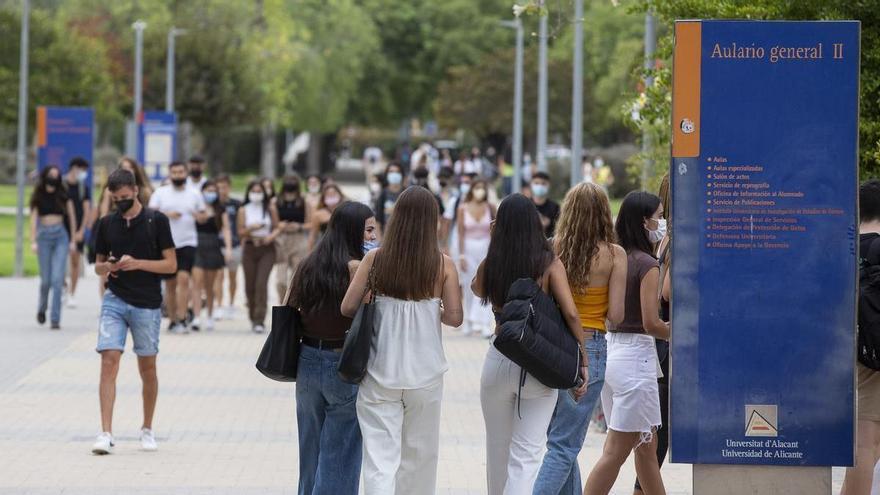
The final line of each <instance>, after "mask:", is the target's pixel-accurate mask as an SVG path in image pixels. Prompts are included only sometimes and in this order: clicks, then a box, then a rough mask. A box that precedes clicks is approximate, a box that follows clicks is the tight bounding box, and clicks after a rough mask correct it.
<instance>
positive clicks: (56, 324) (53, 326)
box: [49, 321, 61, 330]
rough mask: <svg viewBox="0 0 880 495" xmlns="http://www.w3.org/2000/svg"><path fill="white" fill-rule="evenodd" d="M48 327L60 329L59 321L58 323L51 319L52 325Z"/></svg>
mask: <svg viewBox="0 0 880 495" xmlns="http://www.w3.org/2000/svg"><path fill="white" fill-rule="evenodd" d="M49 328H50V329H52V330H61V323H58V322H57V321H53V322H52V325H51V326H50V327H49Z"/></svg>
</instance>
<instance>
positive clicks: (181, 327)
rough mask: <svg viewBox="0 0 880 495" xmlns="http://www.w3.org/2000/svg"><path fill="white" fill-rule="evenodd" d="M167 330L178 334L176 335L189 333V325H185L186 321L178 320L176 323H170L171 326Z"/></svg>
mask: <svg viewBox="0 0 880 495" xmlns="http://www.w3.org/2000/svg"><path fill="white" fill-rule="evenodd" d="M168 331H169V332H170V333H174V334H178V335H179V334H185V333H189V327H188V326H187V325H186V323H182V322H179V321H178V322H176V323H173V324H172V325H171V328H169V329H168Z"/></svg>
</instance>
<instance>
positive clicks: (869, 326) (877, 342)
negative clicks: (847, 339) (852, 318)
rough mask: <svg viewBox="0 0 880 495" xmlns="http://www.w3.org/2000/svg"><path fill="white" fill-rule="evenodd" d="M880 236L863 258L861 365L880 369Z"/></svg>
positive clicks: (860, 277) (861, 261)
mask: <svg viewBox="0 0 880 495" xmlns="http://www.w3.org/2000/svg"><path fill="white" fill-rule="evenodd" d="M878 241H880V237H878V238H876V239H874V240H873V241H871V244H870V246H869V247H868V252H867V253H865V256H864V257H860V259H859V313H858V314H859V345H858V358H859V362H861V363H862V364H863V365H865V366H867V367H868V368H871V369H873V370H880V242H878Z"/></svg>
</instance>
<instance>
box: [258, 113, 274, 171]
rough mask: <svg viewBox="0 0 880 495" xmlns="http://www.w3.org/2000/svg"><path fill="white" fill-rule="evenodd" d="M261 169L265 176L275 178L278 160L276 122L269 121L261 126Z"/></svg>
mask: <svg viewBox="0 0 880 495" xmlns="http://www.w3.org/2000/svg"><path fill="white" fill-rule="evenodd" d="M260 142H261V143H262V146H261V149H262V151H261V153H260V171H261V173H262V175H263V177H268V178H270V179H274V178H275V163H276V161H277V157H276V148H275V123H274V122H269V123H267V124H265V125H263V126H262V127H261V128H260Z"/></svg>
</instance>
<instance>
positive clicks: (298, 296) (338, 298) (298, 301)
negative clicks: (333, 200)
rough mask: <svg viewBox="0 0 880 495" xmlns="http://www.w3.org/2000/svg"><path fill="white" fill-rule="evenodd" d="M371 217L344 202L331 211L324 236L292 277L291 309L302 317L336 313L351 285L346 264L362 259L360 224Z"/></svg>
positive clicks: (357, 205) (363, 208)
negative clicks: (325, 311) (310, 314)
mask: <svg viewBox="0 0 880 495" xmlns="http://www.w3.org/2000/svg"><path fill="white" fill-rule="evenodd" d="M372 217H373V210H371V209H370V207H368V206H366V205H363V204H361V203H356V202H353V201H346V202H345V203H342V204H341V205H339V207H338V208H336V210H334V211H333V215H331V216H330V223H329V226H328V227H327V233H326V234H324V237H323V238H321V241H320V242H318V245H317V246H316V247H315V250H314V251H312V253H311V254H310V255H308V257H306V259H304V260H303V261H302V263H300V264H299V268H298V269H297V270H296V274H295V275H294V276H293V282H292V283H291V287H292V288H291V293H290V303H289V304H290V305H291V306H294V307H296V308H299V309H300V310H301V311H303V312H304V313H310V312H315V311H320V310H331V311H335V312H339V306H340V304H342V298H343V297H345V291H346V290H347V289H348V284H349V282H350V281H351V280H350V278H351V277H350V275H349V271H348V263H349V261H351V260H361V259H363V257H364V254H363V248H362V246H363V244H364V224H365V223H366V222H367V220H368V219H370V218H372Z"/></svg>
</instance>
